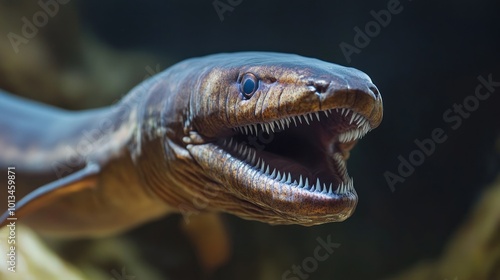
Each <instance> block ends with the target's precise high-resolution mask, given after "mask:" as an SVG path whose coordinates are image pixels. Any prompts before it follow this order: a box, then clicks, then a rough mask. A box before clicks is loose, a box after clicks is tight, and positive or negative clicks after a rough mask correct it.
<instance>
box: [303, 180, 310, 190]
mask: <svg viewBox="0 0 500 280" xmlns="http://www.w3.org/2000/svg"><path fill="white" fill-rule="evenodd" d="M308 187H309V178H306V182H305V183H304V188H306V189H307V188H308Z"/></svg>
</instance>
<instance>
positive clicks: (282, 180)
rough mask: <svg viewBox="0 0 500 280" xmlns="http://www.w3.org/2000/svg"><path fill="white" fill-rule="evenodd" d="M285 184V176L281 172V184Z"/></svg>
mask: <svg viewBox="0 0 500 280" xmlns="http://www.w3.org/2000/svg"><path fill="white" fill-rule="evenodd" d="M285 182H286V174H285V173H284V172H283V177H282V178H281V183H285Z"/></svg>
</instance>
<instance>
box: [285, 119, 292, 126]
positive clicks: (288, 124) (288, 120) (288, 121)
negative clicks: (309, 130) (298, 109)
mask: <svg viewBox="0 0 500 280" xmlns="http://www.w3.org/2000/svg"><path fill="white" fill-rule="evenodd" d="M290 122H291V120H290V118H286V128H289V127H290Z"/></svg>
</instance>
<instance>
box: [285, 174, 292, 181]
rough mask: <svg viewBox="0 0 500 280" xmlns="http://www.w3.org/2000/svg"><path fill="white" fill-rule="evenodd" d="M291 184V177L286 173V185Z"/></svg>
mask: <svg viewBox="0 0 500 280" xmlns="http://www.w3.org/2000/svg"><path fill="white" fill-rule="evenodd" d="M291 182H292V175H291V174H290V172H288V178H287V179H286V183H287V184H290V183H291Z"/></svg>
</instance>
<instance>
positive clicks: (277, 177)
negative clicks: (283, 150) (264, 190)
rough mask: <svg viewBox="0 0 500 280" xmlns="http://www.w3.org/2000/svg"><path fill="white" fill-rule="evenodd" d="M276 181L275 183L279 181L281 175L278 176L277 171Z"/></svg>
mask: <svg viewBox="0 0 500 280" xmlns="http://www.w3.org/2000/svg"><path fill="white" fill-rule="evenodd" d="M276 180H277V181H279V180H281V174H280V172H279V171H278V175H277V176H276Z"/></svg>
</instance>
